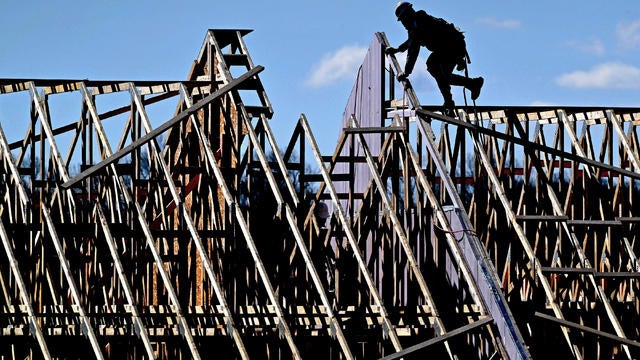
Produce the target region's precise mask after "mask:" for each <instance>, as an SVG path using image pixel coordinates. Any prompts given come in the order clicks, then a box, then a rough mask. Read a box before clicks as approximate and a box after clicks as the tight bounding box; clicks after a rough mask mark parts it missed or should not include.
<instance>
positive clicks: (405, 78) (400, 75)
mask: <svg viewBox="0 0 640 360" xmlns="http://www.w3.org/2000/svg"><path fill="white" fill-rule="evenodd" d="M407 77H409V75H407V74H405V73H404V72H401V73H399V74H398V77H397V78H398V81H405V80H407Z"/></svg>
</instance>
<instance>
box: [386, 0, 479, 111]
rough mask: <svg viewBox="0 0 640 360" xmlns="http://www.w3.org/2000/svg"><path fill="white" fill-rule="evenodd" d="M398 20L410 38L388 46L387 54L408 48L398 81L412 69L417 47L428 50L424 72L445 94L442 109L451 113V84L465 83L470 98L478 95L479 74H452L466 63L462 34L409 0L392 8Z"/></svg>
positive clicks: (453, 105) (417, 51)
mask: <svg viewBox="0 0 640 360" xmlns="http://www.w3.org/2000/svg"><path fill="white" fill-rule="evenodd" d="M395 13H396V16H397V17H398V21H400V22H402V25H404V27H405V28H406V29H407V32H408V33H409V37H408V39H407V41H405V42H403V43H402V44H401V45H400V46H398V47H397V48H394V47H389V48H387V49H386V51H385V52H386V53H387V54H395V53H397V52H404V51H407V62H406V64H405V67H404V72H401V73H400V74H398V81H404V80H406V79H407V77H408V76H409V75H410V74H411V71H413V66H414V65H415V63H416V60H417V58H418V53H419V52H420V46H424V47H426V48H427V49H428V50H429V51H431V55H429V58H428V59H427V71H429V73H430V74H431V75H432V76H433V77H434V79H435V80H436V82H437V83H438V88H440V92H441V93H442V96H443V97H444V112H445V114H447V115H450V116H454V108H455V103H454V102H453V97H452V96H451V85H457V86H464V87H465V88H467V89H469V90H470V91H471V99H472V100H474V101H475V100H476V99H477V98H478V96H480V90H481V89H482V85H483V84H484V79H483V78H482V77H477V78H469V77H465V76H460V75H457V74H454V73H453V69H454V68H456V66H457V70H464V69H466V66H467V63H468V62H469V56H468V54H467V49H466V43H465V41H464V35H463V34H462V32H460V31H459V30H458V29H457V28H456V27H455V26H454V25H453V24H450V23H448V22H446V21H445V20H443V19H440V18H436V17H433V16H431V15H429V14H427V13H426V12H425V11H423V10H419V11H415V10H414V9H413V6H412V5H411V3H408V2H406V1H401V2H399V3H398V4H397V5H396V8H395Z"/></svg>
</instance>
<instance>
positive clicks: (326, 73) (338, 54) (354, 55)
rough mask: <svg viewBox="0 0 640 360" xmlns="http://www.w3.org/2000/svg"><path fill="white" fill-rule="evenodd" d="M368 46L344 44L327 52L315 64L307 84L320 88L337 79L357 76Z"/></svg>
mask: <svg viewBox="0 0 640 360" xmlns="http://www.w3.org/2000/svg"><path fill="white" fill-rule="evenodd" d="M366 54H367V48H366V47H362V46H357V45H351V46H344V47H342V48H340V49H338V50H337V51H335V52H333V53H328V54H325V55H324V56H323V57H322V60H321V61H320V63H318V64H316V65H315V66H314V69H313V72H312V73H311V75H310V76H309V78H307V81H306V84H307V85H308V86H311V87H315V88H319V87H323V86H327V85H331V84H333V83H335V82H336V81H339V80H343V79H350V78H355V75H356V72H357V71H358V66H360V64H362V61H363V60H364V57H365V55H366Z"/></svg>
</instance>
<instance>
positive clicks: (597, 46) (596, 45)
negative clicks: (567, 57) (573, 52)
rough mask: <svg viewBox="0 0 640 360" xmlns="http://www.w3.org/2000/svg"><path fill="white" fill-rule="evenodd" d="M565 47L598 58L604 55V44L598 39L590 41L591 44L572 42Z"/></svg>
mask: <svg viewBox="0 0 640 360" xmlns="http://www.w3.org/2000/svg"><path fill="white" fill-rule="evenodd" d="M567 45H568V46H570V47H573V48H576V49H578V50H580V51H583V52H586V53H589V54H594V55H598V56H602V55H604V52H605V47H604V44H603V43H602V41H600V39H593V40H591V42H575V41H572V42H568V43H567Z"/></svg>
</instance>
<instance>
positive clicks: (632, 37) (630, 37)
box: [616, 20, 640, 49]
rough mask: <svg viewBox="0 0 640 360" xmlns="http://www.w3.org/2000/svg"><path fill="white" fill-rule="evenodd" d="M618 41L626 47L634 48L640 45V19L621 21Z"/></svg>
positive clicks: (618, 28)
mask: <svg viewBox="0 0 640 360" xmlns="http://www.w3.org/2000/svg"><path fill="white" fill-rule="evenodd" d="M616 31H617V34H618V42H619V43H620V46H622V47H623V48H625V49H632V48H635V47H638V46H640V20H636V21H632V22H628V23H619V24H618V27H617V29H616Z"/></svg>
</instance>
